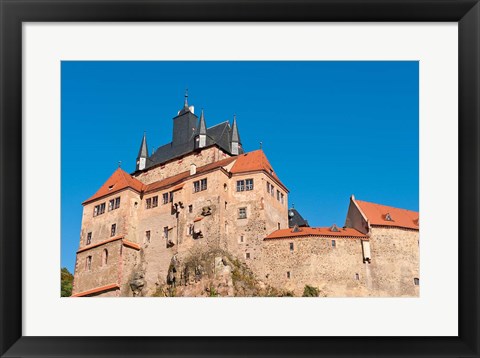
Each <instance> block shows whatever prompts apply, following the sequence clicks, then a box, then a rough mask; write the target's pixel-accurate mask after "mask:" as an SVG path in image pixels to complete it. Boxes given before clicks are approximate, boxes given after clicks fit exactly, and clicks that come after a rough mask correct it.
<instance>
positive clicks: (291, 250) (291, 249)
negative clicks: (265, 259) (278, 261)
mask: <svg viewBox="0 0 480 358" xmlns="http://www.w3.org/2000/svg"><path fill="white" fill-rule="evenodd" d="M293 247H294V246H293V242H291V243H290V252H293Z"/></svg>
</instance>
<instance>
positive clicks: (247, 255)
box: [245, 252, 250, 260]
mask: <svg viewBox="0 0 480 358" xmlns="http://www.w3.org/2000/svg"><path fill="white" fill-rule="evenodd" d="M245 258H246V259H247V260H249V259H250V252H247V253H245Z"/></svg>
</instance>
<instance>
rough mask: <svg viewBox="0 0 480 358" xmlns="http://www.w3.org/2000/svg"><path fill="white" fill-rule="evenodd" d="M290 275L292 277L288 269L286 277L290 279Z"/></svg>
mask: <svg viewBox="0 0 480 358" xmlns="http://www.w3.org/2000/svg"><path fill="white" fill-rule="evenodd" d="M290 277H292V275H291V273H290V271H287V278H288V279H290Z"/></svg>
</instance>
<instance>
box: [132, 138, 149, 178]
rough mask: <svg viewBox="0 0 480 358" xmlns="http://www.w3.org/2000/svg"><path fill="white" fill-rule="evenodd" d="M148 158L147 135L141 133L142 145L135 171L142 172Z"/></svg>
mask: <svg viewBox="0 0 480 358" xmlns="http://www.w3.org/2000/svg"><path fill="white" fill-rule="evenodd" d="M147 158H148V146H147V134H146V133H145V132H144V133H143V138H142V143H141V144H140V149H139V150H138V155H137V166H136V168H135V170H143V169H145V167H146V166H147Z"/></svg>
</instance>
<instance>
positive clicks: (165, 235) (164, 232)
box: [163, 226, 168, 239]
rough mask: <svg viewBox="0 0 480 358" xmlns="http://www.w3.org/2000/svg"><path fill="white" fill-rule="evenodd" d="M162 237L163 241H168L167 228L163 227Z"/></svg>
mask: <svg viewBox="0 0 480 358" xmlns="http://www.w3.org/2000/svg"><path fill="white" fill-rule="evenodd" d="M163 236H164V237H165V239H168V226H164V227H163Z"/></svg>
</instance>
